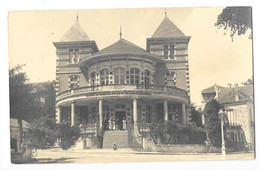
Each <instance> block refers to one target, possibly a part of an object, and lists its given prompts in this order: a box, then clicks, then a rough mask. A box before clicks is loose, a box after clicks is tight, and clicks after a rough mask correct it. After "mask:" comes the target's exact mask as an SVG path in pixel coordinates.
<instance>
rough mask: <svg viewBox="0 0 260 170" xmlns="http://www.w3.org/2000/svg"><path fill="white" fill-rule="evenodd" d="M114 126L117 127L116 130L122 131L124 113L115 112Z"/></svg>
mask: <svg viewBox="0 0 260 170" xmlns="http://www.w3.org/2000/svg"><path fill="white" fill-rule="evenodd" d="M115 116H116V126H117V125H118V130H122V129H123V119H124V118H125V111H120V112H116V115H115Z"/></svg>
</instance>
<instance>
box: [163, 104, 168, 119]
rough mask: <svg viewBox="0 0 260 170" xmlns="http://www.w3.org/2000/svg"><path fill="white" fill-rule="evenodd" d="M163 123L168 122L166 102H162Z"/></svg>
mask: <svg viewBox="0 0 260 170" xmlns="http://www.w3.org/2000/svg"><path fill="white" fill-rule="evenodd" d="M163 111H164V121H168V101H167V100H164V101H163Z"/></svg>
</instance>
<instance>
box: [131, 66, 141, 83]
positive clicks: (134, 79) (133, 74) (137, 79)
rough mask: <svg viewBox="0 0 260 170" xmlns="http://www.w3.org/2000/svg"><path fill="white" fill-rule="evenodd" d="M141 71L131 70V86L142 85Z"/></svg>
mask: <svg viewBox="0 0 260 170" xmlns="http://www.w3.org/2000/svg"><path fill="white" fill-rule="evenodd" d="M139 73H140V70H139V69H138V68H131V69H130V84H139V83H140V75H139Z"/></svg>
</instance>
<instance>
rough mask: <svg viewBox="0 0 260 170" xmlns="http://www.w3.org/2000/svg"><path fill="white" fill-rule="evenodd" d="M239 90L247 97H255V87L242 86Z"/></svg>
mask: <svg viewBox="0 0 260 170" xmlns="http://www.w3.org/2000/svg"><path fill="white" fill-rule="evenodd" d="M238 90H239V91H240V92H241V93H243V94H245V95H247V96H253V95H254V87H253V85H246V86H241V87H238Z"/></svg>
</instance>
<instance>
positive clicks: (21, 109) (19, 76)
mask: <svg viewBox="0 0 260 170" xmlns="http://www.w3.org/2000/svg"><path fill="white" fill-rule="evenodd" d="M22 68H23V65H18V66H16V67H14V68H11V69H9V97H10V117H11V118H15V119H17V120H18V124H19V133H20V134H21V135H20V139H19V143H20V144H21V143H22V142H23V126H22V120H25V121H29V122H30V121H31V120H33V119H34V118H37V117H39V115H40V112H39V111H40V107H39V102H38V100H37V99H36V96H35V94H34V93H33V88H32V86H31V85H30V84H28V78H27V76H26V73H25V72H23V71H22Z"/></svg>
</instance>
